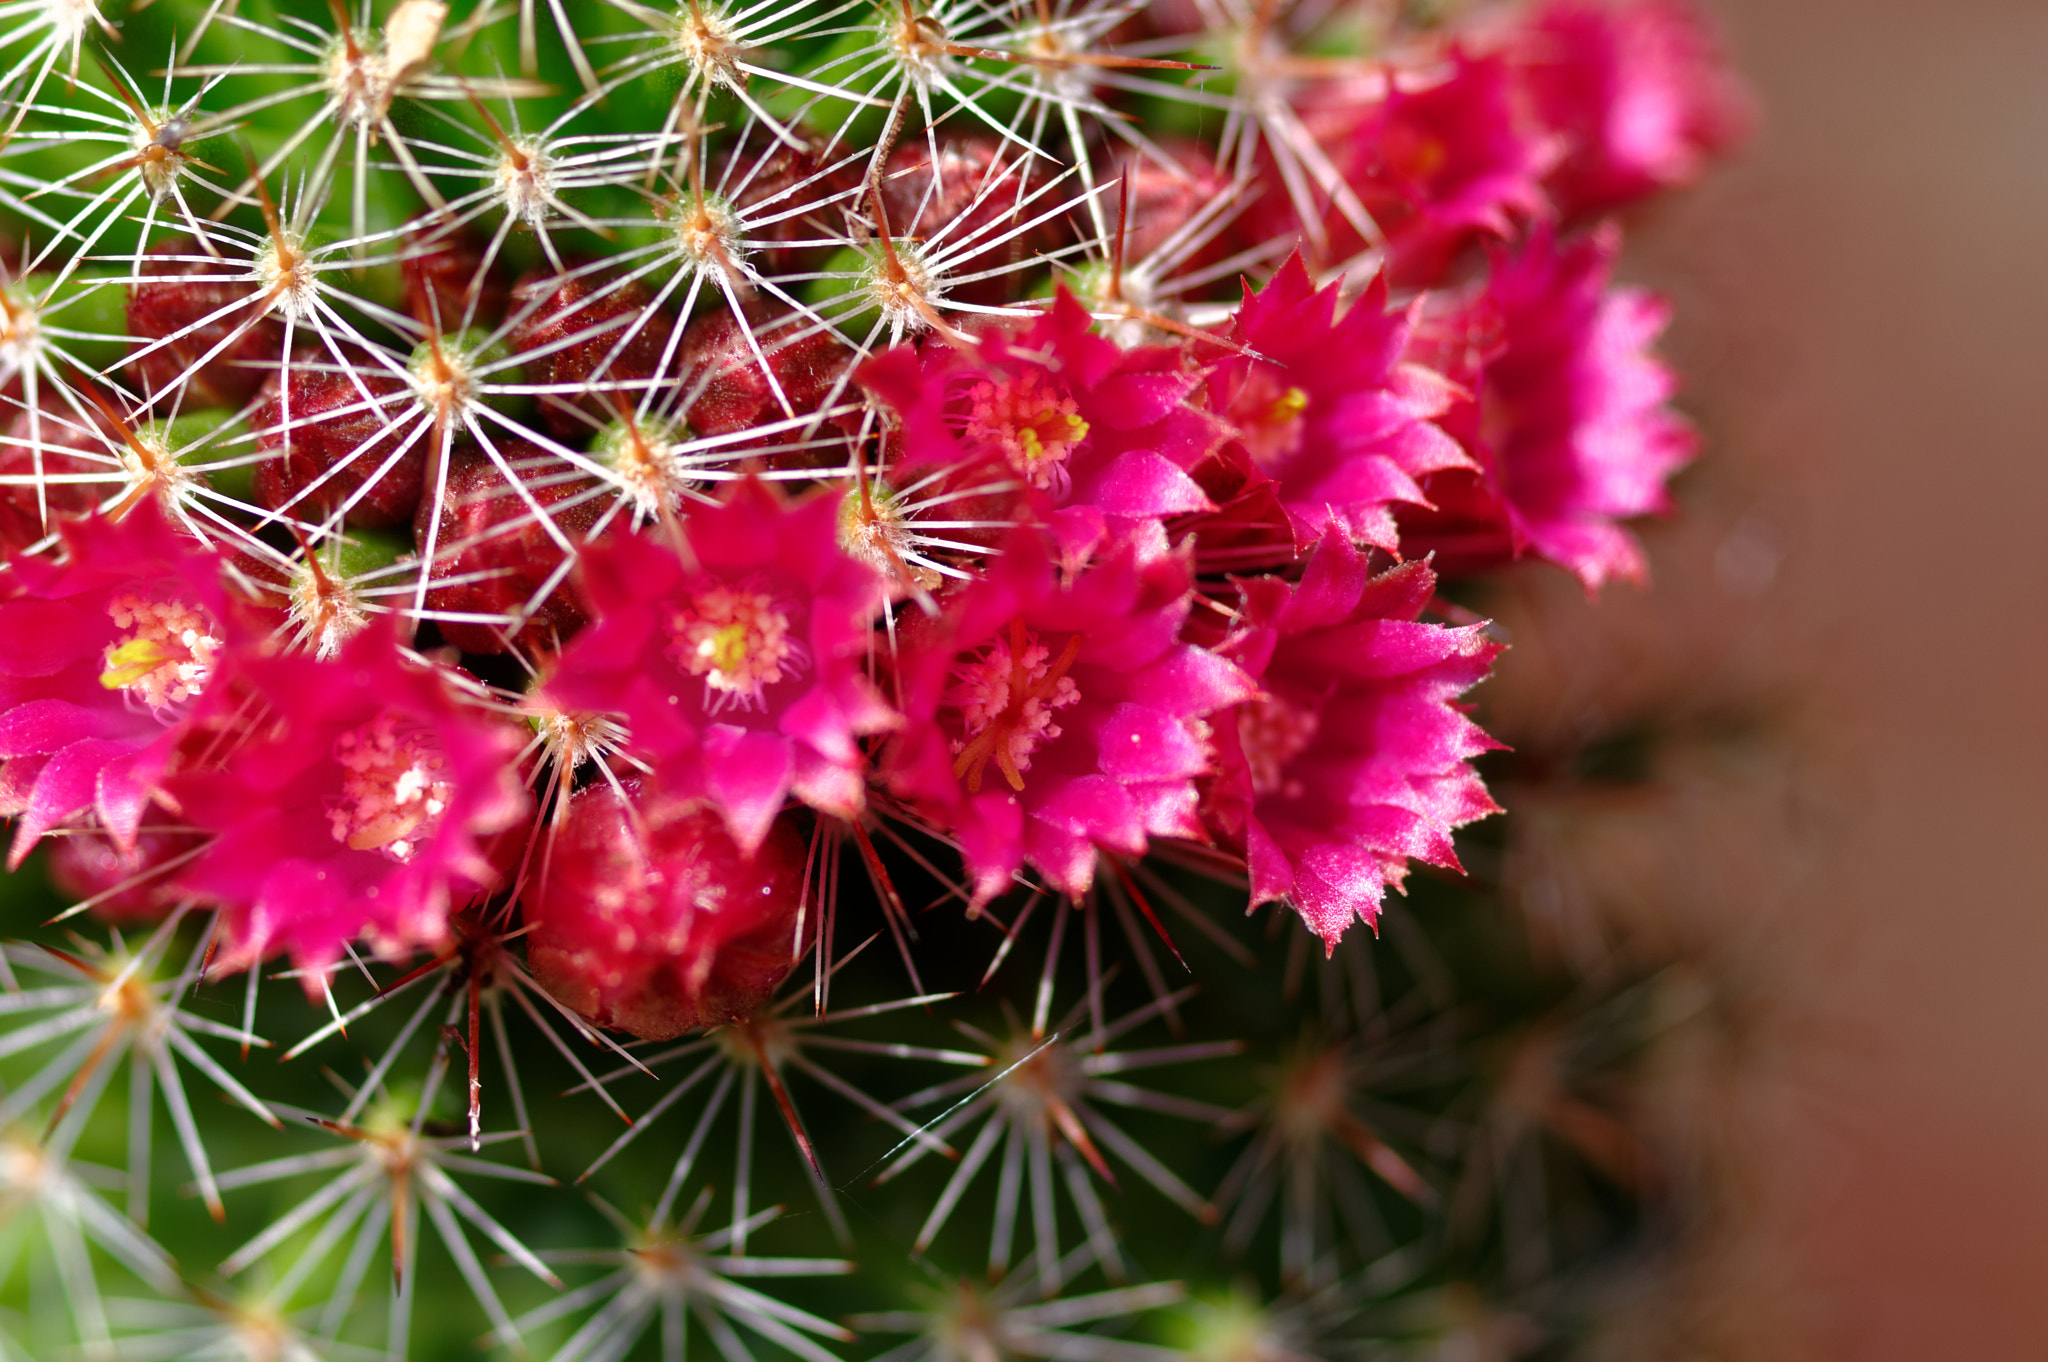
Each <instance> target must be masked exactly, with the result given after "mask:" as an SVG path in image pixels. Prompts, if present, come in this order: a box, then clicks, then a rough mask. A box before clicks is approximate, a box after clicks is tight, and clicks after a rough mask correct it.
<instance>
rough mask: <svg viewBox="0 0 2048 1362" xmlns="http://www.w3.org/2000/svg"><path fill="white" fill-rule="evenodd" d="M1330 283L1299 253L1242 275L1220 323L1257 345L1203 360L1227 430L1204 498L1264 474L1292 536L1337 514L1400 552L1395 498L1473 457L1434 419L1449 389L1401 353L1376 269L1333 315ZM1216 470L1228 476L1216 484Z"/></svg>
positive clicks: (1400, 319)
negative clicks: (1245, 282)
mask: <svg viewBox="0 0 2048 1362" xmlns="http://www.w3.org/2000/svg"><path fill="white" fill-rule="evenodd" d="M1337 292H1338V286H1337V285H1335V284H1333V285H1331V286H1330V287H1328V288H1325V289H1321V290H1318V289H1316V287H1315V286H1314V285H1313V284H1312V283H1311V282H1310V281H1309V277H1308V270H1307V269H1306V268H1304V267H1303V265H1302V263H1301V257H1300V256H1299V255H1296V256H1293V257H1291V258H1290V259H1289V260H1288V262H1287V263H1286V265H1284V266H1283V267H1281V270H1280V272H1279V273H1278V274H1276V275H1274V276H1273V280H1272V282H1271V283H1269V284H1267V285H1266V287H1265V288H1264V289H1263V290H1261V291H1260V292H1258V293H1256V294H1254V293H1252V292H1251V291H1250V288H1249V286H1247V288H1246V291H1245V300H1244V305H1243V307H1242V308H1240V309H1239V311H1238V314H1237V320H1236V325H1235V326H1234V327H1233V328H1232V332H1231V335H1232V338H1233V339H1235V340H1236V341H1238V342H1239V343H1240V344H1242V345H1244V346H1247V347H1249V348H1250V349H1252V350H1254V351H1256V352H1257V354H1258V356H1259V358H1252V357H1251V356H1248V355H1241V354H1229V355H1226V356H1224V357H1223V358H1222V359H1220V360H1218V361H1216V362H1215V363H1213V364H1212V365H1210V367H1209V384H1208V399H1209V405H1210V407H1211V408H1212V409H1213V410H1215V411H1217V412H1218V413H1220V414H1222V415H1223V416H1224V418H1225V419H1226V420H1228V421H1229V422H1230V423H1231V424H1232V425H1233V426H1234V428H1235V430H1236V438H1235V439H1234V440H1233V441H1231V442H1230V443H1229V444H1227V445H1225V446H1224V448H1223V451H1222V468H1221V469H1220V470H1212V471H1220V472H1221V473H1222V475H1223V476H1222V478H1221V479H1220V480H1219V487H1218V495H1217V497H1216V499H1217V500H1218V501H1219V502H1221V501H1225V500H1226V499H1233V500H1234V499H1238V498H1242V497H1245V496H1247V495H1249V494H1251V493H1252V492H1253V491H1254V490H1255V489H1256V488H1257V487H1258V486H1259V485H1260V484H1264V483H1271V484H1274V493H1275V494H1276V495H1277V498H1278V500H1279V503H1280V506H1281V507H1282V509H1283V510H1284V511H1285V514H1286V517H1287V522H1288V525H1289V527H1290V528H1291V530H1292V532H1293V537H1294V545H1293V546H1292V547H1293V548H1295V549H1299V548H1302V547H1305V546H1307V545H1309V544H1312V543H1314V542H1315V541H1316V540H1317V539H1318V538H1320V537H1321V535H1322V533H1323V531H1324V530H1325V528H1327V527H1331V526H1335V527H1336V528H1337V529H1339V530H1341V531H1343V532H1344V533H1345V534H1346V535H1347V536H1349V537H1350V538H1352V539H1354V540H1359V541H1362V542H1364V543H1368V544H1372V545H1374V546H1375V547H1377V548H1382V549H1385V550H1386V551H1387V552H1389V553H1399V552H1400V548H1401V545H1400V539H1399V536H1398V534H1397V533H1396V531H1395V528H1394V508H1395V507H1396V506H1400V505H1426V504H1427V498H1426V497H1425V495H1424V494H1423V491H1422V488H1421V487H1420V486H1419V485H1418V482H1417V480H1418V479H1420V478H1424V477H1427V476H1428V475H1429V474H1431V473H1436V472H1439V471H1441V470H1443V469H1446V468H1463V467H1467V466H1469V465H1470V463H1471V460H1470V459H1469V458H1468V457H1467V456H1466V454H1465V452H1464V451H1463V450H1462V449H1460V448H1459V447H1458V442H1457V441H1456V440H1453V439H1452V438H1451V437H1450V436H1448V435H1446V434H1445V433H1444V432H1443V431H1442V430H1440V429H1439V428H1438V427H1437V426H1436V424H1435V418H1436V417H1437V416H1439V415H1440V414H1442V413H1443V412H1444V411H1445V410H1446V409H1448V408H1449V406H1450V405H1451V400H1452V397H1453V395H1454V393H1455V389H1453V388H1452V387H1451V385H1450V384H1449V383H1447V382H1446V381H1445V380H1444V379H1443V378H1442V377H1441V376H1439V375H1437V374H1435V373H1432V372H1431V371H1429V370H1427V369H1425V368H1422V367H1421V366H1419V365H1415V364H1409V363H1405V362H1403V354H1402V352H1403V350H1404V348H1405V347H1406V345H1407V341H1408V333H1409V329H1410V327H1411V325H1412V315H1411V314H1403V313H1389V312H1388V311H1387V289H1386V283H1385V281H1384V280H1383V279H1381V280H1375V281H1374V282H1373V284H1372V285H1371V287H1369V288H1368V289H1367V290H1366V291H1365V295H1364V296H1363V297H1362V298H1360V299H1359V300H1358V301H1357V302H1355V303H1353V304H1352V306H1351V307H1350V308H1349V309H1348V310H1347V311H1346V312H1345V313H1344V314H1343V315H1342V316H1341V317H1340V316H1338V315H1337ZM1224 482H1229V483H1234V484H1235V485H1234V486H1233V487H1231V488H1230V489H1229V491H1228V497H1226V495H1225V493H1224V489H1223V487H1222V485H1221V484H1222V483H1224ZM1281 557H1282V558H1283V559H1291V558H1292V557H1293V554H1292V553H1291V552H1288V553H1283V554H1282V555H1281Z"/></svg>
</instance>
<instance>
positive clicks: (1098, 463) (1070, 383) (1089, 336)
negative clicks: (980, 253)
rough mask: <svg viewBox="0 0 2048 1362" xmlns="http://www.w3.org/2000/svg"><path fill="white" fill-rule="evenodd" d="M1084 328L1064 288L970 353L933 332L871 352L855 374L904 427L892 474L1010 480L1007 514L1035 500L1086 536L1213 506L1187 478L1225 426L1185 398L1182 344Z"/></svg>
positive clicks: (1187, 382)
mask: <svg viewBox="0 0 2048 1362" xmlns="http://www.w3.org/2000/svg"><path fill="white" fill-rule="evenodd" d="M1093 326H1094V319H1093V318H1091V317H1090V316H1089V314H1088V312H1087V310H1086V309H1085V308H1083V307H1082V306H1081V304H1080V303H1079V302H1077V301H1076V300H1075V298H1074V296H1073V294H1071V293H1069V292H1068V291H1067V290H1066V289H1065V288H1062V289H1061V290H1060V292H1059V296H1058V297H1057V298H1056V299H1055V300H1054V301H1053V304H1052V306H1051V307H1050V308H1049V309H1047V310H1046V311H1045V313H1043V314H1042V315H1041V316H1039V317H1038V318H1036V319H1035V320H1033V321H1032V322H1031V323H1030V324H1029V325H1027V326H1024V327H1022V328H1020V329H1018V330H1016V331H1015V332H1013V333H1005V332H1002V331H996V330H991V331H989V332H987V333H986V334H985V335H983V336H982V338H981V340H980V346H979V349H978V350H974V351H967V350H962V349H958V348H955V347H954V346H951V345H948V344H946V343H945V342H943V341H939V340H930V341H927V342H926V343H925V344H924V345H923V346H922V347H921V349H918V350H912V349H911V348H910V347H908V346H901V347H898V348H896V349H894V350H890V351H887V352H885V353H883V354H881V355H878V356H876V357H875V358H874V359H872V360H869V361H868V362H867V363H866V364H865V365H864V366H862V368H861V370H860V374H859V377H860V381H861V383H862V384H863V385H864V386H865V387H866V388H867V389H868V390H869V391H870V392H872V393H874V394H875V396H877V397H878V398H880V399H881V400H882V401H884V402H886V403H887V404H888V405H889V406H890V407H891V408H892V409H893V410H894V411H895V413H896V415H897V418H898V421H899V423H900V430H901V438H900V440H899V441H898V445H897V448H896V450H895V452H894V455H893V458H892V467H893V468H895V469H900V470H902V473H901V475H900V476H899V477H898V478H897V480H898V481H908V480H909V479H910V478H912V477H914V476H915V475H916V473H917V472H918V471H919V470H924V471H930V470H934V469H946V468H957V469H959V470H960V471H959V472H958V473H957V474H955V475H953V477H954V481H956V482H961V483H962V484H963V485H966V483H967V482H968V481H969V480H976V481H980V482H987V481H988V480H989V479H990V478H991V476H992V475H993V476H997V477H1001V478H1004V479H1006V480H1013V481H1014V483H1015V485H1016V486H1017V489H1018V491H1017V493H1016V494H1015V495H1014V496H1012V497H1010V498H1007V499H1006V500H1007V502H1008V503H1009V504H1008V505H1007V506H1004V507H1003V511H1004V512H1005V513H1006V514H1007V515H1009V516H1010V517H1011V518H1016V517H1017V516H1019V515H1021V514H1022V510H1021V506H1020V503H1021V504H1022V505H1028V506H1031V507H1033V508H1034V509H1035V510H1036V512H1038V513H1039V514H1041V515H1042V516H1044V517H1046V518H1049V519H1051V520H1052V521H1054V522H1055V523H1058V524H1061V525H1062V526H1063V527H1067V528H1065V531H1064V537H1068V538H1074V539H1078V540H1081V541H1084V542H1085V541H1087V540H1089V539H1091V538H1093V537H1096V536H1099V535H1100V534H1101V533H1102V532H1103V529H1104V526H1105V524H1106V522H1107V520H1108V519H1110V518H1121V519H1125V520H1131V519H1143V518H1146V517H1155V518H1157V517H1166V516H1174V515H1183V514H1187V513H1190V512H1196V511H1207V510H1211V509H1213V508H1212V506H1211V504H1210V501H1209V499H1208V497H1207V496H1206V495H1204V493H1203V491H1202V489H1201V487H1200V486H1198V485H1197V484H1196V482H1195V480H1194V479H1193V478H1192V477H1191V476H1190V475H1189V470H1190V469H1192V468H1193V467H1194V466H1195V464H1197V463H1198V462H1199V461H1200V460H1201V459H1202V458H1203V456H1204V455H1206V454H1208V453H1209V452H1210V451H1211V450H1212V449H1214V448H1215V447H1216V445H1217V444H1218V443H1219V442H1220V441H1221V439H1222V438H1223V436H1224V435H1225V433H1226V431H1225V430H1224V428H1223V427H1222V426H1221V425H1220V424H1219V423H1218V422H1217V421H1216V420H1215V419H1214V418H1213V417H1211V416H1209V415H1208V414H1207V413H1205V412H1203V411H1201V410H1198V409H1197V408H1196V407H1194V406H1192V405H1190V403H1189V402H1188V400H1187V399H1188V398H1189V397H1190V396H1191V395H1192V394H1193V393H1194V391H1195V390H1196V388H1197V387H1198V386H1199V384H1200V375H1199V374H1198V373H1196V372H1195V371H1193V370H1191V369H1190V368H1189V367H1188V365H1187V363H1186V361H1185V359H1184V358H1183V355H1182V352H1181V350H1180V348H1179V347H1178V346H1165V345H1145V346H1138V347H1136V348H1133V349H1129V350H1126V349H1123V348H1122V347H1120V346H1118V345H1116V344H1115V343H1114V342H1112V341H1110V340H1108V339H1106V338H1105V337H1102V336H1099V335H1096V334H1095V333H1094V331H1093V329H1092V328H1093ZM993 537H995V536H991V538H993Z"/></svg>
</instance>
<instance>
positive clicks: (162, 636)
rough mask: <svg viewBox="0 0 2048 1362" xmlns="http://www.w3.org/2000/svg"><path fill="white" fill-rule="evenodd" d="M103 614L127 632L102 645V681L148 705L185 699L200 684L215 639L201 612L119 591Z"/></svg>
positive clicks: (214, 653) (216, 647) (216, 646)
mask: <svg viewBox="0 0 2048 1362" xmlns="http://www.w3.org/2000/svg"><path fill="white" fill-rule="evenodd" d="M107 614H108V616H109V617H110V618H111V619H112V620H113V621H114V627H115V628H117V629H121V630H124V631H126V632H127V636H126V637H125V638H123V639H122V640H121V641H120V642H119V643H117V644H115V645H114V646H112V647H110V648H108V649H107V654H106V663H107V667H106V670H105V671H103V672H101V673H100V684H101V685H102V686H105V687H106V688H107V689H108V690H124V691H127V692H129V693H130V694H132V695H134V696H136V697H137V698H138V699H140V700H141V701H142V702H143V703H144V704H146V705H148V706H149V707H150V708H151V709H164V708H166V707H167V706H170V705H175V704H177V703H179V702H180V701H184V700H189V699H191V698H192V697H193V696H195V695H197V694H199V692H201V691H202V690H205V689H206V682H207V680H208V679H209V678H210V677H211V676H212V675H213V668H214V663H215V660H216V658H217V657H218V656H219V653H220V647H221V640H220V639H219V638H218V637H216V636H215V635H214V633H213V629H212V625H211V624H209V623H208V621H207V618H206V616H205V615H203V614H202V613H200V612H199V611H197V610H195V609H193V608H192V607H191V606H189V605H185V604H184V603H182V602H180V601H152V600H148V599H145V598H143V597H140V596H136V595H132V594H129V593H125V592H124V593H123V594H121V595H119V596H116V597H115V598H114V600H113V602H112V603H111V604H110V605H109V606H108V607H107Z"/></svg>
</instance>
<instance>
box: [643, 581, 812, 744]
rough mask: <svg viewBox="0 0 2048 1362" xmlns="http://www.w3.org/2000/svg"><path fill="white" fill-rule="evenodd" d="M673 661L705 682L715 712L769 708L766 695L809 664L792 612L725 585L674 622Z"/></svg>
mask: <svg viewBox="0 0 2048 1362" xmlns="http://www.w3.org/2000/svg"><path fill="white" fill-rule="evenodd" d="M669 628H670V634H671V642H670V644H669V649H668V653H669V656H670V657H671V658H672V659H674V661H675V663H676V665H677V666H679V667H681V668H682V669H683V670H684V671H686V672H688V673H689V674H690V675H692V676H701V677H703V678H704V685H705V687H706V689H707V690H709V691H710V692H711V695H710V701H711V709H712V711H713V712H714V713H715V712H716V711H718V710H720V709H723V708H724V707H725V706H727V705H729V704H737V705H739V706H740V707H742V708H766V707H767V699H766V697H765V695H764V692H765V691H766V690H767V688H768V687H770V686H772V685H774V684H775V683H776V682H778V681H782V680H785V679H787V678H789V677H791V676H793V675H795V673H796V671H797V669H798V668H800V667H802V666H803V665H804V664H805V663H806V662H808V661H809V657H808V654H807V651H806V650H805V648H804V646H803V644H802V643H801V642H800V641H799V640H797V639H795V638H792V637H791V636H790V618H789V614H788V612H787V611H785V610H784V609H783V608H782V607H781V606H779V605H777V604H776V603H775V598H774V597H773V596H771V595H769V594H768V593H767V592H765V591H760V590H754V589H750V588H747V587H743V586H742V587H732V586H726V585H724V584H722V583H721V584H720V585H717V586H713V587H708V588H706V589H704V590H702V591H699V592H697V593H696V595H695V596H693V597H692V598H691V600H690V604H689V605H688V606H686V607H685V608H683V609H682V610H679V611H677V612H676V614H675V616H674V617H673V619H671V621H670V623H669Z"/></svg>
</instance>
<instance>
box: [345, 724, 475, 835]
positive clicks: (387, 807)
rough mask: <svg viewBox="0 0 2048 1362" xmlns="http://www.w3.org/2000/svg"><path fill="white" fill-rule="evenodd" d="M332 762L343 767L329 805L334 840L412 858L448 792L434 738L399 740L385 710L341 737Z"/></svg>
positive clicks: (411, 735)
mask: <svg viewBox="0 0 2048 1362" xmlns="http://www.w3.org/2000/svg"><path fill="white" fill-rule="evenodd" d="M334 759H335V761H336V762H338V763H339V764H340V766H341V797H340V798H339V799H334V800H330V801H329V802H328V805H327V821H328V826H329V830H330V831H331V832H333V834H334V840H335V841H337V842H341V843H343V844H344V845H346V846H347V847H348V849H349V850H351V851H381V852H383V853H384V855H385V856H387V857H389V858H390V859H391V860H394V861H399V862H404V861H409V860H411V859H412V858H413V857H414V856H415V855H416V854H418V852H419V848H420V844H421V843H422V842H424V841H425V840H426V839H427V838H429V837H431V836H432V835H433V832H434V828H435V826H436V825H437V824H439V823H440V821H441V817H442V815H443V814H445V813H446V812H447V810H448V801H449V798H450V794H451V792H450V789H449V785H448V782H447V781H445V780H443V779H441V777H440V772H441V770H442V769H443V767H444V766H445V764H446V763H445V762H444V761H443V760H442V757H441V754H440V752H439V751H438V750H436V745H435V743H434V740H433V739H432V737H430V736H429V735H427V734H424V733H408V734H405V735H404V736H402V737H401V736H400V735H399V733H398V731H397V722H396V720H395V719H394V718H393V716H392V715H391V714H390V713H388V712H387V713H384V714H382V715H379V716H378V717H377V718H376V719H374V720H372V721H371V722H369V723H367V724H364V725H362V726H361V727H360V728H356V729H353V730H351V731H350V732H347V733H344V734H342V735H341V737H340V738H339V739H337V740H336V741H335V744H334Z"/></svg>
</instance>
